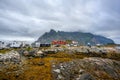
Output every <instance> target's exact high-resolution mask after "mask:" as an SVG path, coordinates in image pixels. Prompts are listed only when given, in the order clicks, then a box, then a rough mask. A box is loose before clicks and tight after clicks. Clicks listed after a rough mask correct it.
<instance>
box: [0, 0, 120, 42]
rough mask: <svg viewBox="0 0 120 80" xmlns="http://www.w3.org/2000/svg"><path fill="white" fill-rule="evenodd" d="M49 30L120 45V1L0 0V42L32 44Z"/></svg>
mask: <svg viewBox="0 0 120 80" xmlns="http://www.w3.org/2000/svg"><path fill="white" fill-rule="evenodd" d="M50 29H55V30H62V31H82V32H91V33H94V34H98V35H103V36H105V37H108V38H111V39H113V40H114V41H115V42H116V43H120V36H119V35H120V0H0V40H27V41H34V40H36V39H37V38H38V37H39V36H40V35H42V34H43V33H44V32H46V31H49V30H50Z"/></svg>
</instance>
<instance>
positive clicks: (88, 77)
mask: <svg viewBox="0 0 120 80" xmlns="http://www.w3.org/2000/svg"><path fill="white" fill-rule="evenodd" d="M79 80H96V79H95V78H94V77H93V76H91V75H90V74H88V73H85V74H82V75H81V76H80V78H79Z"/></svg>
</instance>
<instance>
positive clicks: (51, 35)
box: [36, 29, 114, 45]
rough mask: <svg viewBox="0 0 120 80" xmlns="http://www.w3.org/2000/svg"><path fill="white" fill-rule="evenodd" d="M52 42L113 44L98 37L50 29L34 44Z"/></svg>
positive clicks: (104, 38) (111, 41)
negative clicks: (71, 41) (72, 41)
mask: <svg viewBox="0 0 120 80" xmlns="http://www.w3.org/2000/svg"><path fill="white" fill-rule="evenodd" d="M53 40H74V41H78V42H79V44H81V45H86V44H87V43H91V44H93V45H94V44H108V43H110V44H114V41H113V40H111V39H109V38H106V37H103V36H99V35H94V34H91V33H83V32H64V31H58V32H56V31H55V30H53V29H51V30H50V32H46V33H44V34H43V35H42V36H41V37H39V39H38V40H37V41H36V42H41V43H51V41H53Z"/></svg>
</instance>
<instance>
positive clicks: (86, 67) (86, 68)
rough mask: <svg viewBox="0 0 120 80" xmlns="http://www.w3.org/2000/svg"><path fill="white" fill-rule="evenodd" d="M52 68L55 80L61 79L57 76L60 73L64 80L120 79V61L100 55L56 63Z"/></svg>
mask: <svg viewBox="0 0 120 80" xmlns="http://www.w3.org/2000/svg"><path fill="white" fill-rule="evenodd" d="M54 65H55V64H54ZM52 68H53V77H54V78H55V79H54V80H61V79H58V78H57V77H58V75H60V76H62V80H104V79H108V80H109V79H113V80H119V79H120V73H119V72H120V61H116V60H111V59H104V58H98V57H91V58H84V59H79V60H78V59H77V60H73V61H70V62H64V63H60V64H56V65H55V66H54V67H52ZM59 78H61V77H59Z"/></svg>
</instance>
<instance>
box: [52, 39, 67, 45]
mask: <svg viewBox="0 0 120 80" xmlns="http://www.w3.org/2000/svg"><path fill="white" fill-rule="evenodd" d="M52 44H53V45H66V44H67V43H66V41H64V40H54V41H52Z"/></svg>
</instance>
